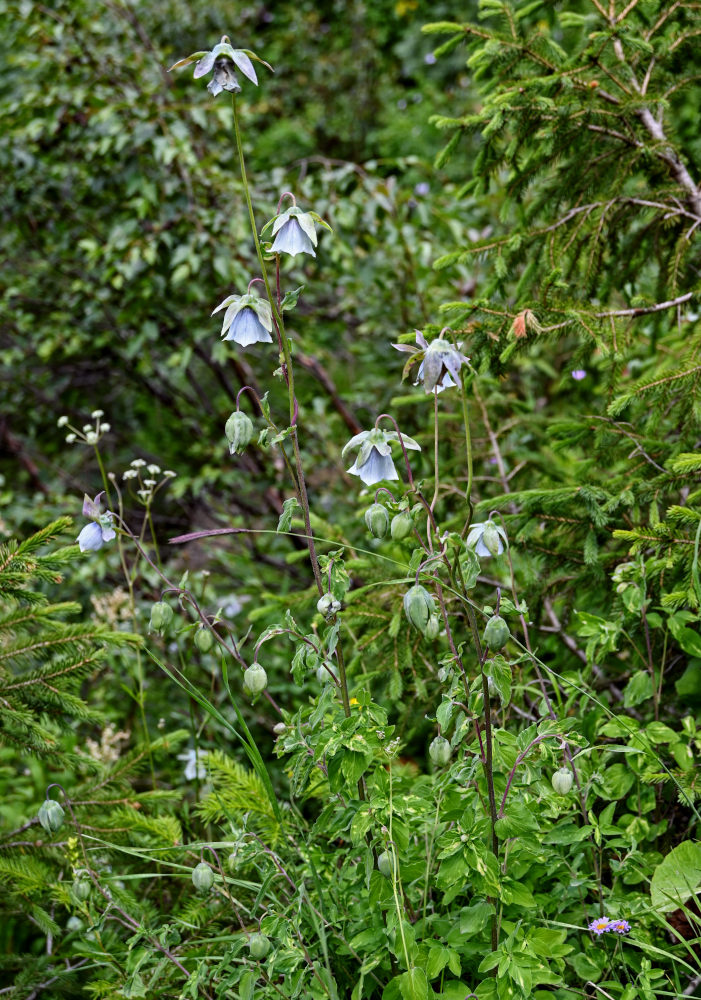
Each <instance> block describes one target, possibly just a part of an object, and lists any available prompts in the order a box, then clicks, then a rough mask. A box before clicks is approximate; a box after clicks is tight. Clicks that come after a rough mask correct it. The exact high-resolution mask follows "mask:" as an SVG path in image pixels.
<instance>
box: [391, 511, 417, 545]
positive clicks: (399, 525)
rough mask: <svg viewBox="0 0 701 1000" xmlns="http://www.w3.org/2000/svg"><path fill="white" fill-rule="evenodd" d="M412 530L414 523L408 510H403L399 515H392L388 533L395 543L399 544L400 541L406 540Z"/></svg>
mask: <svg viewBox="0 0 701 1000" xmlns="http://www.w3.org/2000/svg"><path fill="white" fill-rule="evenodd" d="M413 530H414V522H413V521H412V519H411V514H410V513H409V511H408V510H403V511H401V512H400V513H399V514H395V515H394V517H393V518H392V524H391V526H390V532H391V534H392V538H393V539H394V540H395V542H401V540H402V539H403V538H407V537H408V536H409V535H410V534H411V533H412V531H413Z"/></svg>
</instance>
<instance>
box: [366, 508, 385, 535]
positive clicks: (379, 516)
mask: <svg viewBox="0 0 701 1000" xmlns="http://www.w3.org/2000/svg"><path fill="white" fill-rule="evenodd" d="M365 523H366V524H367V526H368V530H369V532H370V534H371V535H374V536H375V538H384V537H385V535H386V534H387V529H388V528H389V515H388V513H387V510H386V508H384V507H383V506H382V504H381V503H374V504H373V505H372V506H371V507H368V509H367V510H366V511H365Z"/></svg>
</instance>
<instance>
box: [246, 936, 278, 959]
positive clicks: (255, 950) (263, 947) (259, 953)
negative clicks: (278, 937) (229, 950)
mask: <svg viewBox="0 0 701 1000" xmlns="http://www.w3.org/2000/svg"><path fill="white" fill-rule="evenodd" d="M271 948H272V945H271V943H270V940H269V939H268V938H267V937H266V936H265V934H251V936H250V938H249V939H248V950H249V952H250V955H251V958H255V960H256V961H257V962H260V961H261V960H262V959H264V958H267V956H268V955H269V954H270V949H271Z"/></svg>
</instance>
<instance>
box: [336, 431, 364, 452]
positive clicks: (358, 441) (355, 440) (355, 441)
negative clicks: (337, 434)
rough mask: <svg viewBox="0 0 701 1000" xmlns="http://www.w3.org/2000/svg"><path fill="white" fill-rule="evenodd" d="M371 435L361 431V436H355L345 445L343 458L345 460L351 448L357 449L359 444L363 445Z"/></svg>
mask: <svg viewBox="0 0 701 1000" xmlns="http://www.w3.org/2000/svg"><path fill="white" fill-rule="evenodd" d="M369 433H370V431H361V432H360V434H354V435H353V437H352V438H351V439H350V441H348V442H347V443H346V444H344V446H343V451H342V452H341V458H345V457H346V455H347V453H348V452H349V451H350V450H351V448H357V447H358V445H359V444H362V443H363V441H364V440H365V438H366V437H367V436H368V434H369Z"/></svg>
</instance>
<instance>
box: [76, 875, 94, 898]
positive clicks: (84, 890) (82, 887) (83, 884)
mask: <svg viewBox="0 0 701 1000" xmlns="http://www.w3.org/2000/svg"><path fill="white" fill-rule="evenodd" d="M91 889H92V885H91V884H90V879H89V878H85V877H84V876H82V875H76V877H75V879H74V880H73V895H74V896H75V898H76V899H77V900H78V901H79V902H80V903H84V902H85V900H86V899H88V898H89V896H90V890H91Z"/></svg>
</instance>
